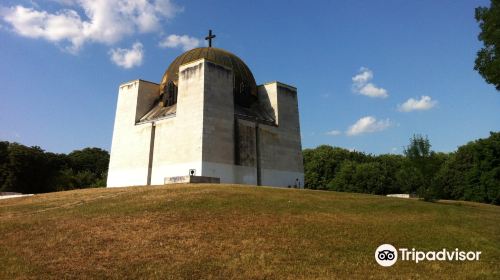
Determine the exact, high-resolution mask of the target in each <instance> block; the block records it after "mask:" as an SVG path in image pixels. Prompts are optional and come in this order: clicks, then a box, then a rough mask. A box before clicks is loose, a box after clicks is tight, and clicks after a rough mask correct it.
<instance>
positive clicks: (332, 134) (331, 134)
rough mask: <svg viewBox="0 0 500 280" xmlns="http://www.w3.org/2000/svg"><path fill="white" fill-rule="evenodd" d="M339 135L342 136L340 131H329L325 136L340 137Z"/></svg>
mask: <svg viewBox="0 0 500 280" xmlns="http://www.w3.org/2000/svg"><path fill="white" fill-rule="evenodd" d="M340 134H342V131H340V130H331V131H328V132H327V133H326V135H330V136H337V135H340Z"/></svg>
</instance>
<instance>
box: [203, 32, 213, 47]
mask: <svg viewBox="0 0 500 280" xmlns="http://www.w3.org/2000/svg"><path fill="white" fill-rule="evenodd" d="M213 38H215V35H213V34H212V29H210V30H208V36H207V37H205V40H208V47H209V48H211V47H212V39H213Z"/></svg>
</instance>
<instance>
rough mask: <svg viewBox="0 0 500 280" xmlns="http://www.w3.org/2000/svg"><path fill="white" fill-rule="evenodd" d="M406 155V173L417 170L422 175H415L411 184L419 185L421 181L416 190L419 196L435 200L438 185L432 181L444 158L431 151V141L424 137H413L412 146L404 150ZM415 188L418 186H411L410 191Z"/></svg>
mask: <svg viewBox="0 0 500 280" xmlns="http://www.w3.org/2000/svg"><path fill="white" fill-rule="evenodd" d="M404 154H405V156H406V158H407V160H408V164H407V166H406V167H405V168H406V169H407V170H405V171H404V172H406V173H408V172H411V170H412V169H415V170H418V172H419V173H420V174H414V175H413V176H412V182H411V184H414V183H418V181H419V180H420V181H421V185H420V186H419V187H417V189H416V192H417V194H418V195H419V196H420V197H421V198H423V199H424V200H427V201H431V200H434V199H435V198H436V197H437V194H438V192H437V190H436V189H435V186H436V185H435V184H432V180H433V177H434V175H435V174H436V172H437V171H438V170H439V168H440V165H441V164H442V158H443V156H439V155H436V154H435V153H434V152H433V151H432V150H431V143H430V141H429V139H428V138H427V137H424V136H422V135H413V137H412V138H411V139H410V144H409V145H408V146H407V147H406V148H405V149H404ZM414 172H416V171H414ZM401 175H402V174H400V176H401ZM400 182H401V180H400ZM407 187H408V186H407ZM414 187H416V186H410V188H411V189H410V190H412V191H413V188H414Z"/></svg>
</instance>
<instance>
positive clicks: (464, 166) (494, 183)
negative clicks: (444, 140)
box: [435, 132, 500, 204]
mask: <svg viewBox="0 0 500 280" xmlns="http://www.w3.org/2000/svg"><path fill="white" fill-rule="evenodd" d="M435 183H436V184H437V185H440V186H442V188H441V190H442V197H444V198H450V199H460V200H471V201H477V202H487V203H493V204H500V132H496V133H495V132H491V133H490V137H488V138H486V139H479V140H476V141H473V142H469V143H468V144H466V145H463V146H461V147H459V148H458V151H457V152H456V153H455V154H453V155H452V156H451V157H450V158H449V159H448V160H447V161H446V162H445V163H444V164H443V167H442V168H441V170H439V173H438V174H437V175H436V178H435Z"/></svg>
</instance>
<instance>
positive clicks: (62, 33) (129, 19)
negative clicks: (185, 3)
mask: <svg viewBox="0 0 500 280" xmlns="http://www.w3.org/2000/svg"><path fill="white" fill-rule="evenodd" d="M56 2H57V3H59V5H61V9H60V10H58V11H56V12H48V11H45V10H41V9H34V8H30V7H24V6H21V5H17V6H13V7H9V8H4V9H2V12H1V16H2V18H3V20H4V21H5V22H7V23H8V24H9V25H10V27H11V30H12V31H14V32H15V33H17V34H19V35H20V36H24V37H28V38H40V39H45V40H48V41H50V42H54V43H58V44H62V45H63V46H64V47H65V48H66V49H67V50H69V51H71V52H74V53H75V52H77V51H79V50H80V49H81V47H82V46H83V45H84V44H85V43H87V42H97V43H104V44H113V43H116V42H118V41H120V40H121V39H123V38H124V37H126V36H130V35H133V34H135V33H147V32H153V31H156V30H159V27H160V22H161V21H162V20H165V19H170V18H172V17H173V16H175V14H177V13H178V12H180V11H181V10H182V9H180V8H178V7H177V6H175V5H174V4H173V3H172V2H171V1H170V0H140V1H135V0H100V1H99V0H56ZM77 11H82V12H81V13H79V12H77Z"/></svg>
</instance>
